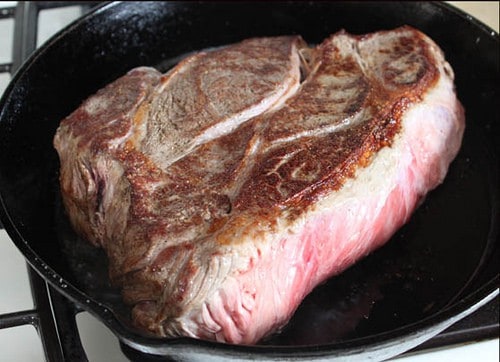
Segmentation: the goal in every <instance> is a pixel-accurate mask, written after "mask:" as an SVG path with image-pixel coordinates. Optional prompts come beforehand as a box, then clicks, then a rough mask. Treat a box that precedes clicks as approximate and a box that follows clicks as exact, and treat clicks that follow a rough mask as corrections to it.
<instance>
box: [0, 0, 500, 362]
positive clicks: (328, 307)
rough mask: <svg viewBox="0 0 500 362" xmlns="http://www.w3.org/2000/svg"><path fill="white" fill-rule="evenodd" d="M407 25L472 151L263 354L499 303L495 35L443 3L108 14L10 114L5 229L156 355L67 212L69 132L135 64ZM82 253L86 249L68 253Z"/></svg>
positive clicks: (124, 334)
mask: <svg viewBox="0 0 500 362" xmlns="http://www.w3.org/2000/svg"><path fill="white" fill-rule="evenodd" d="M403 24H409V25H412V26H414V27H416V28H418V29H421V30H422V31H424V32H425V33H427V34H428V35H429V36H431V37H432V38H433V39H434V40H435V41H436V42H437V43H438V44H439V45H440V46H441V47H442V49H443V50H444V52H445V54H446V57H447V59H448V60H449V62H450V63H451V65H452V67H453V68H454V70H455V73H456V85H457V91H458V95H459V98H460V99H461V101H462V102H463V104H464V107H465V109H466V112H467V113H466V115H467V129H466V133H465V139H464V143H463V147H462V150H461V152H460V154H459V156H458V157H457V159H456V161H455V162H454V163H453V164H452V167H451V169H450V172H449V175H448V177H447V179H446V182H445V183H444V184H443V185H442V186H440V187H439V188H438V189H436V190H435V191H434V192H433V193H432V194H431V195H430V196H429V197H428V198H427V200H426V201H425V203H424V204H423V205H422V206H421V207H420V208H419V210H418V211H417V213H416V214H415V216H414V217H413V218H412V219H411V221H410V223H409V224H408V225H406V226H405V227H403V228H402V229H401V230H400V232H398V233H397V234H396V235H395V236H394V238H393V240H392V241H391V242H390V243H389V244H388V245H387V246H386V247H384V248H383V249H381V250H379V251H377V252H375V253H374V254H373V255H371V256H370V257H368V258H367V259H365V260H364V261H362V262H361V263H359V264H357V265H356V266H354V267H353V268H351V269H349V270H348V271H347V272H345V273H344V274H342V275H341V276H339V277H337V278H333V279H331V280H330V281H328V282H327V283H325V284H323V285H321V286H320V287H318V288H317V289H316V290H315V291H314V292H313V293H312V294H311V295H310V296H309V297H308V298H307V299H306V300H305V301H304V303H302V305H301V307H300V309H299V310H298V311H297V313H296V315H295V316H294V318H293V319H292V321H291V323H290V324H289V325H288V326H287V328H285V330H284V331H283V332H282V333H281V334H279V335H276V336H274V337H271V338H270V339H268V340H266V341H264V342H263V344H265V345H267V346H285V347H284V348H285V349H284V350H283V353H287V351H288V349H287V347H294V346H313V345H316V346H317V345H322V346H326V347H328V348H331V349H330V350H326V351H327V352H333V351H334V350H337V349H338V348H340V347H338V346H347V347H348V348H350V346H352V345H356V343H358V344H363V343H372V342H376V343H378V342H379V341H383V340H384V338H386V337H387V336H386V335H385V334H386V333H390V332H394V333H399V334H402V335H404V334H405V333H407V334H408V333H410V332H411V333H413V332H415V331H416V330H418V329H419V328H421V329H422V328H423V327H424V326H427V324H425V323H428V321H429V319H432V318H433V317H436V320H438V319H439V318H437V317H439V316H440V315H442V316H444V315H447V316H448V317H449V316H450V315H448V314H447V313H448V311H449V310H450V309H451V310H453V311H454V312H456V313H458V312H461V311H462V310H464V309H467V308H469V307H471V306H473V305H475V304H476V303H477V302H479V300H480V299H481V298H482V297H484V296H485V295H486V294H488V291H487V290H484V288H486V289H488V288H489V289H491V290H494V289H496V288H498V270H497V267H496V264H495V262H496V260H498V240H497V239H498V237H497V227H498V225H497V223H498V185H499V183H498V156H499V146H498V142H495V140H498V139H499V136H500V135H499V125H498V121H499V120H498V109H497V106H496V104H498V84H499V82H498V80H499V79H498V78H499V72H498V34H493V33H491V30H489V29H488V28H486V27H484V26H482V25H481V24H479V23H476V22H474V21H470V20H466V19H465V17H464V15H463V14H461V13H460V12H458V11H454V10H453V9H451V8H449V7H447V6H445V5H442V4H435V3H411V2H410V3H380V2H377V3H366V2H363V3H356V2H349V3H336V2H318V3H305V2H294V3H268V2H259V3H252V4H249V3H238V4H229V3H157V2H154V3H122V4H120V3H118V4H111V5H107V6H104V7H103V8H101V9H99V10H98V11H96V12H94V13H92V14H90V15H88V16H86V17H85V18H83V19H81V20H80V21H78V22H77V23H75V24H74V25H72V26H70V27H69V28H67V29H66V30H64V31H63V32H62V33H60V34H59V35H57V36H56V37H55V38H53V39H52V40H51V41H50V42H49V43H48V44H47V45H46V46H44V47H43V48H42V49H40V50H39V51H37V52H36V54H35V55H34V56H33V57H31V58H30V60H29V61H28V62H27V63H26V64H25V65H24V66H23V67H22V69H21V70H20V71H19V72H18V73H17V74H16V76H15V77H14V80H13V82H12V83H11V85H10V86H9V88H8V89H7V91H6V93H5V94H6V95H5V97H4V98H3V99H2V101H1V103H0V106H1V113H0V193H1V202H2V206H3V208H4V209H5V210H7V211H4V210H3V211H2V213H3V214H2V223H3V224H4V225H5V227H6V229H7V230H8V231H9V234H10V235H11V236H12V238H13V240H14V241H15V242H16V244H17V246H18V247H19V248H20V249H21V251H22V252H23V253H24V255H25V256H26V257H27V259H28V261H29V262H30V263H32V264H33V265H34V267H35V268H36V269H37V270H39V271H40V272H41V273H42V275H43V276H44V277H45V278H47V279H48V280H49V281H51V282H53V283H54V284H55V285H56V286H57V287H58V288H59V289H60V290H62V291H63V292H64V293H66V294H67V295H69V296H70V297H71V298H72V299H73V300H76V301H77V302H78V303H81V304H83V305H84V306H85V307H86V308H88V309H90V311H91V312H93V313H94V314H96V315H97V316H98V317H100V318H101V319H102V320H104V322H105V323H107V324H108V325H109V326H110V327H111V328H112V329H113V330H114V331H115V332H116V333H118V335H119V336H120V337H121V338H122V339H123V340H125V341H126V342H127V343H129V344H135V342H136V341H141V343H143V344H144V343H145V344H148V343H150V342H151V340H152V338H148V337H147V336H141V335H139V334H137V331H135V330H133V329H132V328H131V327H129V326H128V315H127V313H128V311H127V308H126V307H124V306H123V305H122V304H121V301H120V297H119V293H118V291H116V290H113V289H110V288H109V286H108V285H107V279H106V265H105V263H106V261H105V257H104V256H103V255H102V253H101V252H100V251H98V250H95V249H92V248H89V247H88V246H87V245H86V244H85V243H83V242H82V241H81V240H78V239H77V238H76V237H75V235H74V234H73V233H72V231H71V228H69V226H68V224H67V219H66V217H65V216H64V213H63V211H62V209H61V207H60V202H59V198H58V195H59V193H58V187H57V185H58V180H57V177H58V159H57V155H56V153H55V151H54V150H53V148H52V137H53V135H54V132H55V129H56V127H57V125H58V123H59V121H60V120H61V119H62V118H63V117H64V116H66V115H67V114H69V113H70V112H71V111H72V110H73V109H74V108H76V107H77V106H78V105H79V103H80V102H81V101H82V100H83V99H84V98H86V97H87V96H88V95H90V94H92V93H94V92H95V91H96V90H97V89H99V88H100V87H102V86H103V85H105V84H106V83H108V82H110V81H112V80H113V79H115V78H117V77H118V76H120V75H122V74H123V73H125V72H126V71H127V70H128V69H130V68H132V67H134V66H138V65H153V66H159V67H161V68H165V67H166V66H167V64H169V62H170V60H172V59H178V57H180V56H182V55H183V54H186V53H189V52H191V51H195V50H200V49H204V48H209V47H213V46H219V45H224V44H229V43H232V42H235V41H239V40H241V39H244V38H248V37H252V36H264V35H266V36H269V35H278V34H301V35H302V36H303V37H304V39H305V40H306V41H308V42H310V43H318V42H320V41H321V40H322V39H323V38H325V37H326V36H328V35H329V34H331V33H334V32H336V31H337V30H340V29H342V28H345V29H346V30H347V31H349V32H351V33H355V34H356V33H366V32H371V31H376V30H380V29H390V28H394V27H397V26H400V25H403ZM73 243H76V245H78V247H76V248H75V247H71V248H69V247H68V245H69V244H73ZM86 255H87V256H90V258H86V257H85V256H86ZM89 260H90V261H89ZM492 280H493V282H492ZM478 290H480V291H481V293H479V294H480V295H475V293H478ZM491 290H490V291H491ZM471 296H474V298H471ZM463 300H467V301H468V302H467V303H466V304H464V303H463ZM457 305H460V308H461V309H460V310H457V308H458V307H457ZM110 312H111V313H110ZM424 322H425V323H424ZM339 326H342V328H339ZM403 332H405V333H403ZM411 333H410V334H411ZM384 336H385V337H384ZM391 336H392V335H391ZM429 337H430V336H429ZM176 343H177V342H174V343H173V344H172V345H173V346H175V344H176ZM179 343H180V344H183V343H189V342H186V341H183V342H182V343H181V342H179ZM194 343H195V344H196V343H198V342H194ZM201 345H203V346H205V345H206V344H203V343H201ZM155 346H156V347H155ZM157 346H159V344H158V341H154V342H151V343H150V347H149V348H151V350H153V351H161V350H162V349H161V348H158V347H157ZM210 346H211V345H210ZM219 347H220V348H226V347H224V346H219ZM304 348H305V347H304ZM251 350H252V351H254V352H255V351H256V350H255V349H251ZM262 350H263V351H268V349H266V347H262ZM303 350H304V351H305V350H307V348H306V349H303ZM236 351H237V352H238V351H240V350H239V349H238V348H237V349H236ZM241 351H246V350H244V349H243V350H241ZM290 351H293V349H291V350H290ZM308 351H310V350H308ZM257 352H258V351H257ZM238 353H239V352H238Z"/></svg>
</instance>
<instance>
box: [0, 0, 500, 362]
mask: <svg viewBox="0 0 500 362" xmlns="http://www.w3.org/2000/svg"><path fill="white" fill-rule="evenodd" d="M450 3H452V4H453V5H455V6H457V7H459V8H462V9H463V10H465V11H466V12H468V13H470V14H472V15H473V16H475V17H476V18H478V19H480V20H481V21H483V22H484V23H486V24H487V25H489V26H490V27H491V28H493V29H494V30H496V31H497V32H498V28H499V25H498V22H499V20H498V19H499V2H498V1H489V2H455V1H451V2H450ZM15 4H16V2H15V1H3V2H1V3H0V9H1V8H4V7H7V6H12V5H15ZM79 15H80V10H79V8H78V7H68V8H63V9H53V10H44V11H42V12H41V15H40V24H39V35H38V41H37V43H38V44H42V43H43V42H44V41H45V40H47V39H48V38H49V37H50V36H51V35H52V34H54V33H55V32H56V31H57V30H58V29H61V28H62V27H64V26H65V25H66V24H68V23H69V22H71V21H72V20H74V19H75V18H77V17H78V16H79ZM12 33H13V20H12V19H7V20H0V63H4V62H8V61H10V59H11V54H12ZM8 82H9V76H8V75H7V74H0V94H2V92H3V91H4V89H5V87H6V86H7V84H8ZM0 291H1V292H0V314H3V313H11V312H17V311H23V310H29V309H32V308H33V303H32V299H31V292H30V286H29V282H28V276H27V271H26V263H25V261H24V258H23V256H22V255H21V253H20V252H19V251H18V250H17V249H16V247H15V246H14V244H13V243H12V241H11V240H10V238H9V236H8V235H7V233H6V232H5V231H4V230H0ZM77 325H78V328H79V331H80V336H81V339H82V344H83V346H84V349H85V351H86V353H87V357H88V359H89V361H91V362H101V361H102V362H122V361H126V360H127V359H126V358H125V356H124V355H123V353H122V352H121V350H120V347H119V345H118V340H117V338H116V337H115V336H114V335H113V334H112V333H111V332H110V331H109V330H108V329H107V328H106V327H105V326H104V325H103V324H102V323H101V322H99V321H98V320H97V319H95V318H94V317H93V316H91V315H90V314H89V313H87V312H82V313H79V314H78V315H77ZM3 361H6V362H10V361H15V362H33V361H35V362H36V361H44V354H43V350H42V346H41V342H40V340H39V337H38V334H37V332H36V330H35V328H34V327H32V326H31V325H25V326H21V327H16V328H9V329H4V330H0V362H3ZM394 361H401V362H420V361H426V362H433V361H436V362H438V361H439V362H441V361H456V362H461V361H463V362H465V361H481V362H494V361H499V340H498V338H497V339H493V340H487V341H482V342H471V343H467V344H462V345H457V346H453V347H447V348H443V349H437V350H433V351H426V352H420V353H415V354H413V355H409V356H405V357H400V358H396V359H394Z"/></svg>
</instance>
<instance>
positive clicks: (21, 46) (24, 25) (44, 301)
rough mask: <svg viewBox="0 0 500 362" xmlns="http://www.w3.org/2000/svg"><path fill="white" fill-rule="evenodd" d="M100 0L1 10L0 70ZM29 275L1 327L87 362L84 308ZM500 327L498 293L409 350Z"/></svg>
mask: <svg viewBox="0 0 500 362" xmlns="http://www.w3.org/2000/svg"><path fill="white" fill-rule="evenodd" d="M98 3H99V2H94V1H83V2H71V1H36V2H19V3H18V5H17V6H12V7H6V8H2V9H0V21H1V20H2V19H9V18H13V19H14V37H13V54H12V62H8V63H3V64H0V73H10V74H14V72H15V71H16V70H17V69H18V68H19V67H20V65H21V64H22V62H23V61H24V60H25V59H26V58H27V57H28V56H29V55H30V54H31V53H32V52H33V51H34V50H35V48H36V39H37V31H38V20H39V13H40V11H41V10H44V9H53V8H61V7H66V6H75V5H78V6H81V7H82V13H85V12H87V11H88V10H89V9H91V8H92V7H93V6H95V5H97V4H98ZM1 227H2V225H1V224H0V228H1ZM28 275H29V280H30V284H31V292H32V296H33V305H34V308H33V309H30V310H24V311H18V312H12V313H7V314H3V315H0V329H3V328H11V327H17V326H21V325H27V324H31V325H33V326H34V327H35V328H36V330H37V331H38V334H39V336H40V339H41V342H42V347H43V350H44V353H45V358H46V360H47V361H50V362H52V361H72V362H79V361H88V358H87V356H86V353H85V351H84V349H83V346H82V343H81V339H80V336H79V332H78V328H77V325H76V319H75V317H76V315H77V314H78V313H80V312H81V311H83V309H81V308H80V307H79V306H77V305H76V304H74V303H73V302H72V301H70V300H68V299H67V298H66V297H64V296H63V295H62V294H60V293H59V292H57V290H55V289H54V288H53V287H52V286H50V285H49V284H47V282H45V280H43V279H42V278H41V277H40V276H39V275H38V273H36V272H35V271H34V270H33V269H32V268H31V267H30V266H29V265H28ZM498 326H499V298H498V297H497V298H495V299H494V300H493V301H491V302H489V303H488V304H487V305H485V306H483V307H482V308H481V309H479V310H478V311H477V312H475V313H473V314H472V315H470V316H468V317H466V318H465V319H463V320H461V321H460V322H458V323H456V324H454V325H453V326H451V327H450V328H448V329H447V330H445V331H444V332H442V333H440V334H439V335H437V336H435V337H434V338H432V339H431V340H429V341H427V342H425V343H424V344H422V345H420V346H418V347H417V348H415V349H413V350H412V351H409V352H407V353H412V352H417V351H423V350H427V349H431V348H437V347H444V346H449V345H454V344H459V343H464V342H472V341H479V340H485V339H492V338H498V331H499V330H498V328H499V327H498ZM122 350H123V352H124V354H125V355H126V356H127V357H128V358H130V359H131V360H134V361H136V360H137V361H139V360H140V361H159V360H164V359H161V358H160V359H158V358H159V357H158V356H149V355H145V354H143V353H142V352H139V351H136V350H133V349H131V348H130V347H127V346H125V345H122Z"/></svg>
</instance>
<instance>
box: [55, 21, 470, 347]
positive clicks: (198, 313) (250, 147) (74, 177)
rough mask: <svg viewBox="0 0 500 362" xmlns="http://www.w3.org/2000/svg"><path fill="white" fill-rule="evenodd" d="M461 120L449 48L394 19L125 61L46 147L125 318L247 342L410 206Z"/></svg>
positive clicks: (281, 320)
mask: <svg viewBox="0 0 500 362" xmlns="http://www.w3.org/2000/svg"><path fill="white" fill-rule="evenodd" d="M463 129H464V114H463V109H462V107H461V105H460V103H459V102H458V101H457V99H456V96H455V92H454V85H453V71H452V69H451V68H450V66H449V64H448V63H446V61H445V60H444V58H443V54H442V52H441V50H440V49H439V48H438V47H437V46H436V45H435V44H434V43H433V42H432V41H431V40H430V39H429V38H427V37H426V36H425V35H423V34H422V33H420V32H418V31H416V30H414V29H412V28H410V27H402V28H398V29H396V30H393V31H382V32H377V33H373V34H368V35H363V36H353V35H350V34H347V33H346V32H339V33H337V34H335V35H333V36H331V37H330V38H328V39H326V40H325V41H324V42H323V43H322V44H320V45H319V46H317V47H314V48H309V47H308V46H307V45H306V44H305V43H304V42H303V41H302V40H301V38H300V37H296V36H292V37H274V38H258V39H249V40H246V41H243V42H241V43H239V44H235V45H230V46H227V47H224V48H219V49H215V50H212V51H208V52H201V53H198V54H196V55H193V56H190V57H188V58H186V59H185V60H183V61H182V62H180V63H179V64H178V65H177V66H176V67H174V68H173V69H171V70H170V71H169V72H168V73H166V74H161V73H159V72H158V71H156V70H155V69H152V68H147V67H142V68H136V69H133V70H131V71H130V72H129V73H128V74H126V75H124V76H123V77H121V78H119V79H117V80H116V81H114V82H113V83H111V84H109V85H108V86H106V87H105V88H103V89H101V90H100V91H98V92H97V94H95V95H93V96H91V97H90V98H89V99H87V100H86V101H85V102H84V103H83V104H82V105H81V106H80V107H79V108H78V109H77V110H76V111H75V112H73V113H72V114H71V115H69V116H68V117H67V118H66V119H64V120H63V121H62V123H61V125H60V127H59V129H58V131H57V134H56V136H55V140H54V144H55V147H56V148H57V150H58V152H59V155H60V161H61V172H60V181H61V190H62V196H63V201H64V204H65V207H66V210H67V214H68V216H69V218H70V220H71V222H72V224H73V226H74V228H75V229H76V230H77V231H78V232H79V233H81V234H82V235H83V236H84V237H86V238H87V239H88V240H89V241H90V242H92V243H93V244H95V245H97V246H100V247H102V248H104V249H105V251H106V253H107V255H108V256H109V263H110V276H111V279H112V280H113V282H115V283H116V284H117V285H119V286H121V288H122V290H123V297H124V300H125V302H126V303H129V304H130V305H132V306H133V310H132V319H133V321H134V323H135V324H136V325H137V326H139V327H141V328H143V329H145V330H147V331H150V332H153V333H155V334H157V335H160V336H169V337H173V336H192V337H197V338H203V339H211V340H217V341H225V342H230V343H245V344H251V343H255V342H257V341H258V340H259V339H260V338H262V337H263V336H265V335H266V334H269V333H270V332H272V331H275V330H277V329H278V328H279V327H280V326H282V325H283V324H285V323H286V321H287V320H288V319H289V318H290V317H291V315H292V313H293V312H294V311H295V309H296V308H297V306H298V305H299V304H300V302H301V300H302V299H303V298H304V296H305V295H306V294H307V293H309V292H310V291H311V290H312V289H313V288H314V287H315V286H316V285H318V284H319V283H321V282H322V281H324V280H325V279H326V278H328V277H330V276H332V275H334V274H337V273H340V272H341V271H342V270H344V269H346V268H347V267H348V266H350V265H352V264H353V263H354V262H356V261H357V260H358V259H360V258H362V257H363V256H365V255H367V254H368V253H370V252H371V251H373V250H374V249H375V248H377V247H379V246H380V245H382V244H383V243H384V242H385V241H387V240H388V239H389V238H390V236H391V235H392V234H393V233H394V232H395V231H396V229H397V228H398V227H400V226H401V225H402V224H403V223H404V222H406V221H407V220H408V218H409V217H410V215H411V213H412V212H413V210H414V209H415V207H416V206H417V205H418V203H419V202H420V201H421V199H422V198H423V197H424V195H425V194H426V193H427V192H428V191H429V190H430V189H432V188H434V187H435V186H437V185H438V184H439V183H440V182H442V180H443V178H444V177H445V174H446V171H447V168H448V165H449V163H450V162H451V160H452V159H453V158H454V156H455V155H456V153H457V151H458V149H459V146H460V142H461V138H462V134H463Z"/></svg>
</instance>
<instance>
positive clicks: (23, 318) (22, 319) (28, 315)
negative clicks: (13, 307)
mask: <svg viewBox="0 0 500 362" xmlns="http://www.w3.org/2000/svg"><path fill="white" fill-rule="evenodd" d="M25 324H32V325H33V326H35V327H36V326H37V325H38V312H37V311H36V310H34V309H31V310H24V311H20V312H14V313H6V314H2V315H1V316H0V329H4V328H12V327H19V326H22V325H25Z"/></svg>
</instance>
